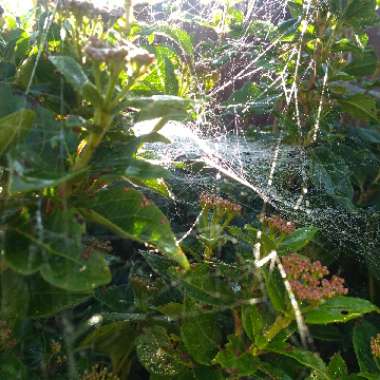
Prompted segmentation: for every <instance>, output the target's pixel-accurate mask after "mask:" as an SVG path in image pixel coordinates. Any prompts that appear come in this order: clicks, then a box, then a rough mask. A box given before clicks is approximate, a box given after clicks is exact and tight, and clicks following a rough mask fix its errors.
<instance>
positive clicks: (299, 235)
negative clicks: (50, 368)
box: [279, 227, 318, 252]
mask: <svg viewBox="0 0 380 380" xmlns="http://www.w3.org/2000/svg"><path fill="white" fill-rule="evenodd" d="M317 232H318V228H315V227H303V228H298V229H297V230H295V231H294V232H293V233H292V234H290V235H289V236H287V237H286V238H285V239H284V240H283V241H282V242H281V243H280V246H279V250H280V251H281V252H297V251H299V250H300V249H302V248H304V247H305V246H307V245H308V244H309V243H310V242H311V241H312V240H313V239H314V237H315V235H316V234H317Z"/></svg>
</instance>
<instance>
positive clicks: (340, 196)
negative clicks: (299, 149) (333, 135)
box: [310, 147, 354, 208]
mask: <svg viewBox="0 0 380 380" xmlns="http://www.w3.org/2000/svg"><path fill="white" fill-rule="evenodd" d="M311 157H312V162H311V173H310V174H311V176H310V179H311V180H312V182H313V185H314V186H315V187H316V188H317V189H321V188H322V189H321V190H324V191H326V193H327V194H328V195H329V196H331V197H332V198H334V199H335V200H336V201H337V202H339V203H340V204H342V205H343V206H345V207H347V208H352V207H353V205H352V198H353V195H354V189H353V187H352V184H351V181H350V175H351V173H350V170H349V167H348V166H347V164H346V162H345V161H344V159H343V158H342V157H340V156H338V155H336V154H334V153H333V151H332V149H331V148H327V147H319V148H316V149H314V150H313V151H312V153H311Z"/></svg>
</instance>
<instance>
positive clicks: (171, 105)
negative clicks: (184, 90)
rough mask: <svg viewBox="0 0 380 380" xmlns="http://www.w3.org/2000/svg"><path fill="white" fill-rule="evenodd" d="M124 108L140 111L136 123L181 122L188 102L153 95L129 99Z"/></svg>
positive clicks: (188, 104)
mask: <svg viewBox="0 0 380 380" xmlns="http://www.w3.org/2000/svg"><path fill="white" fill-rule="evenodd" d="M126 106H129V107H133V108H137V109H139V110H140V112H139V114H138V121H144V120H150V119H156V118H160V117H162V118H165V119H166V120H178V121H182V120H185V119H186V118H187V109H188V108H189V106H190V102H189V101H188V100H186V99H183V98H180V97H177V96H171V95H153V96H151V97H139V98H131V99H128V100H127V102H126Z"/></svg>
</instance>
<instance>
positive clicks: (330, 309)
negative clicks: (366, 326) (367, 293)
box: [305, 297, 378, 324]
mask: <svg viewBox="0 0 380 380" xmlns="http://www.w3.org/2000/svg"><path fill="white" fill-rule="evenodd" d="M375 311H378V308H377V307H376V306H375V305H373V304H372V303H371V302H369V301H367V300H364V299H361V298H354V297H334V298H331V299H329V300H327V301H326V302H324V303H322V304H321V305H320V306H318V307H317V308H315V309H314V310H312V311H309V312H306V313H305V321H306V323H310V324H328V323H339V322H347V321H350V320H351V319H355V318H359V317H361V316H362V315H364V314H367V313H372V312H375Z"/></svg>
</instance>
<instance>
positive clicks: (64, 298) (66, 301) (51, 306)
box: [28, 276, 89, 318]
mask: <svg viewBox="0 0 380 380" xmlns="http://www.w3.org/2000/svg"><path fill="white" fill-rule="evenodd" d="M29 292H30V304H29V310H28V317H30V318H41V317H43V318H46V317H51V316H53V315H55V314H57V313H59V312H60V311H62V310H65V309H68V308H72V307H74V306H76V305H78V304H80V303H82V302H84V301H85V300H87V299H88V298H89V294H85V293H83V294H82V293H71V292H67V291H65V290H62V289H59V288H56V287H54V286H51V285H50V284H49V283H47V282H45V281H43V280H42V279H41V278H40V277H39V276H34V277H33V278H32V279H31V280H30V281H29Z"/></svg>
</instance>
